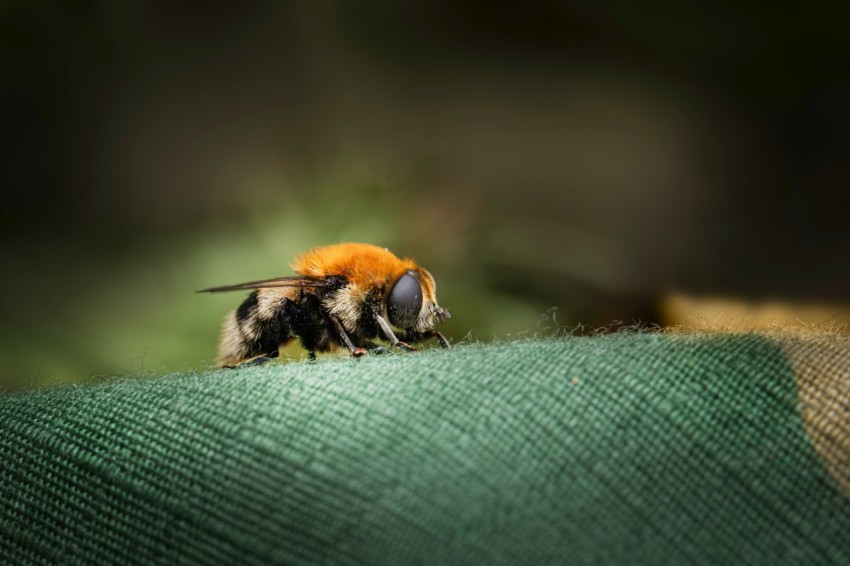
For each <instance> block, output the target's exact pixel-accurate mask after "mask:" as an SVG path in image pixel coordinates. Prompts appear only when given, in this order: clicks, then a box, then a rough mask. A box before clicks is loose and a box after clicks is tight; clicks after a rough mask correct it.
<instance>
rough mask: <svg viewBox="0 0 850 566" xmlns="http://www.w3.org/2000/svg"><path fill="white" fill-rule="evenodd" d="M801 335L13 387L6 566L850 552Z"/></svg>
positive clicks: (2, 491) (632, 339)
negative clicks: (18, 390) (822, 447)
mask: <svg viewBox="0 0 850 566" xmlns="http://www.w3.org/2000/svg"><path fill="white" fill-rule="evenodd" d="M789 344H791V345H792V346H794V347H796V348H797V349H798V350H799V349H800V348H803V346H801V345H800V343H798V342H793V341H792V342H785V343H782V342H780V341H778V340H773V339H770V338H768V337H765V336H758V335H753V334H748V335H728V334H716V335H665V334H649V333H647V334H642V333H637V334H627V333H622V334H614V335H608V336H599V337H588V338H578V337H573V338H565V339H552V340H537V341H525V342H513V343H503V344H491V345H469V346H461V347H456V348H453V349H451V350H431V351H427V352H422V353H419V354H415V355H386V356H376V357H366V358H364V359H361V360H348V359H346V360H339V359H330V360H324V361H320V362H318V363H315V364H310V363H292V364H276V365H267V366H263V367H257V368H247V369H243V370H238V371H208V372H205V373H200V374H182V375H170V376H166V377H163V378H159V379H155V380H141V379H140V380H134V381H121V382H112V383H104V384H100V385H93V386H84V387H77V388H68V389H62V390H52V391H43V392H29V393H22V394H15V395H9V396H6V397H3V398H0V563H44V564H61V563H98V564H102V563H117V562H120V563H163V564H164V563H168V564H173V563H203V564H210V563H220V564H225V563H227V564H231V563H322V562H334V563H347V564H354V563H366V564H381V563H384V564H408V563H430V564H452V563H454V564H459V563H462V564H499V563H502V564H520V563H521V564H545V563H576V564H582V563H585V564H591V563H593V564H599V563H606V564H662V563H677V564H717V563H733V564H749V563H753V564H828V563H834V564H848V563H850V501H848V498H847V494H846V493H845V492H844V491H842V488H841V482H840V481H839V480H837V479H836V478H837V476H836V464H835V461H833V462H832V463H828V462H827V460H826V459H824V458H822V456H821V455H819V451H818V450H817V449H816V447H815V441H814V440H813V438H812V436H810V434H811V431H813V430H815V431H817V430H825V429H823V427H821V428H818V427H817V426H814V428H813V426H812V424H811V422H809V423H807V422H805V421H804V419H803V416H802V415H803V414H804V413H806V414H807V415H809V416H811V415H814V414H816V411H815V412H812V411H811V410H810V409H807V407H808V406H809V405H807V403H808V404H810V403H812V401H811V400H812V399H813V398H812V397H811V394H805V395H804V394H802V393H801V391H802V389H801V386H800V383H802V382H801V381H800V374H798V373H795V371H797V372H800V371H801V370H800V368H801V367H804V366H805V367H808V368H812V367H815V366H814V365H812V364H808V365H806V364H803V365H800V364H801V363H802V362H801V361H800V360H801V359H804V358H805V356H803V357H802V358H801V357H800V355H799V352H798V353H797V354H795V355H796V357H793V356H791V355H790V354H789V353H788V352H790V351H792V350H793V348H791V349H789V347H788V345H789ZM830 352H832V353H830V354H824V355H830V356H835V357H837V358H841V357H842V356H844V355H845V354H846V350H841V349H837V350H830ZM792 357H793V359H792ZM846 363H847V362H846V357H845V358H844V364H845V365H844V366H841V365H840V363H838V365H836V364H832V365H829V364H827V367H828V368H839V369H838V370H835V371H837V372H839V374H840V372H841V371H842V370H841V369H840V368H841V367H846ZM795 368H796V369H795ZM807 371H808V370H807ZM812 371H815V370H812ZM826 371H827V372H830V371H833V369H828V370H826ZM815 373H817V371H815ZM836 375H837V374H836ZM845 377H847V376H845ZM805 379H806V380H808V381H807V382H806V383H811V382H812V380H813V379H814V380H815V381H817V378H816V377H813V374H812V373H811V372H808V373H807V377H805ZM833 391H834V392H839V391H841V390H840V389H835V388H833ZM835 394H838V393H835ZM819 395H820V396H821V397H823V396H827V397H828V396H829V395H831V393H829V392H828V391H821V392H820V393H819ZM821 401H823V399H821ZM841 401H842V402H843V403H845V404H846V398H845V399H843V400H841ZM815 420H817V417H815ZM824 422H826V421H824ZM828 430H829V434H830V435H832V436H831V437H836V436H837V437H839V438H844V439H846V438H847V437H848V434H849V433H850V431H848V422H847V420H843V419H841V418H839V419H837V420H833V421H829V426H828ZM823 434H826V433H823ZM831 437H830V438H831ZM819 442H822V441H819ZM829 446H830V450H833V451H836V450H837V451H839V452H840V451H841V450H842V448H841V444H840V443H837V444H836V443H832V444H830V445H829ZM844 446H847V444H846V443H845V444H844ZM836 447H837V448H836ZM839 456H840V454H839ZM838 461H839V462H840V459H839V460H838ZM844 461H846V460H844ZM837 469H838V471H839V472H841V465H840V463H839V464H838V468H837ZM844 473H846V470H844Z"/></svg>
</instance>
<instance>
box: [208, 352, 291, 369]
mask: <svg viewBox="0 0 850 566" xmlns="http://www.w3.org/2000/svg"><path fill="white" fill-rule="evenodd" d="M277 356H278V352H269V353H268V354H260V355H259V356H254V357H253V358H249V359H247V360H245V361H244V362H239V363H238V364H236V365H232V366H221V367H222V369H239V368H247V367H251V366H259V365H263V364H264V363H266V362H268V361H271V360H272V359H274V358H276V357H277Z"/></svg>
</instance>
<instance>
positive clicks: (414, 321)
mask: <svg viewBox="0 0 850 566" xmlns="http://www.w3.org/2000/svg"><path fill="white" fill-rule="evenodd" d="M292 269H293V271H295V272H296V273H297V274H298V275H296V276H291V277H277V278H274V279H265V280H262V281H250V282H248V283H239V284H236V285H224V286H221V287H210V288H209V289H202V290H200V291H198V293H218V292H221V291H237V290H253V292H252V293H251V294H250V295H248V298H246V299H245V300H244V301H243V302H242V304H241V305H240V306H239V308H237V309H236V310H235V311H232V312H230V313H229V314H228V315H227V316H226V317H225V319H224V324H223V325H222V329H221V338H220V340H219V344H218V358H217V365H218V366H219V367H229V368H232V367H235V366H237V365H255V364H260V363H264V362H266V361H268V360H271V359H273V358H276V357H277V356H278V349H279V348H280V347H281V346H285V345H286V344H288V343H289V342H291V341H293V340H296V339H298V340H300V342H301V345H302V346H303V347H304V349H305V350H307V352H308V354H309V357H310V359H311V360H315V359H316V352H333V351H335V350H337V349H339V348H342V347H345V348H346V349H347V350H348V352H349V354H350V355H351V356H353V357H355V358H357V357H360V356H363V355H364V354H367V353H368V352H369V351H373V350H375V349H377V348H381V347H380V346H378V345H377V344H375V343H374V342H373V340H374V339H376V338H377V339H383V340H387V341H388V342H389V343H390V344H391V345H392V346H394V347H397V348H399V349H401V350H405V351H408V352H413V351H416V348H415V347H413V346H411V344H412V343H415V342H419V341H422V340H425V339H428V338H436V339H437V340H438V341H439V343H440V346H442V347H443V348H448V347H449V342H448V340H446V338H445V337H444V336H443V335H442V334H440V333H439V332H437V331H436V330H435V329H434V326H435V325H436V324H437V323H438V322H442V321H443V320H444V319H447V318H451V315H450V314H449V311H447V310H446V309H444V308H442V307H440V306H439V305H438V304H437V297H436V294H435V291H436V285H435V283H434V278H433V277H432V276H431V274H430V273H428V271H426V270H425V269H423V268H422V267H420V266H419V265H417V263H416V262H415V261H413V260H412V259H399V258H398V257H396V256H395V255H393V253H392V252H390V251H389V250H387V249H386V248H381V247H378V246H373V245H371V244H359V243H345V244H335V245H330V246H323V247H318V248H315V249H312V250H310V251H308V252H305V253H303V254H301V255H299V256H297V257H296V258H295V261H294V262H293V263H292Z"/></svg>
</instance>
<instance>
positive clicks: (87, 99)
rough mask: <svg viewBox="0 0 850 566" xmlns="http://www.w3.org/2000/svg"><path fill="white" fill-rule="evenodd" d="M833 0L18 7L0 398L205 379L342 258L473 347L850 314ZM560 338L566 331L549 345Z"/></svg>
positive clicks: (0, 29)
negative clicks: (780, 308) (282, 297)
mask: <svg viewBox="0 0 850 566" xmlns="http://www.w3.org/2000/svg"><path fill="white" fill-rule="evenodd" d="M843 12H844V9H843V5H842V4H841V3H838V2H833V3H829V2H825V3H809V4H805V5H795V6H788V7H787V8H786V7H784V6H782V5H778V4H776V3H765V4H764V5H762V6H758V5H752V4H749V5H747V6H743V5H741V4H740V3H717V2H711V3H708V2H698V3H687V4H682V3H678V2H669V1H665V2H651V3H648V4H647V3H643V4H640V5H638V4H632V3H624V2H613V1H601V2H600V1H593V2H590V1H580V2H560V1H544V0H533V1H530V2H514V3H498V2H497V3H494V2H485V1H481V0H461V1H453V2H433V1H430V0H428V1H425V0H423V1H414V2H404V3H398V2H392V1H386V0H368V1H364V2H344V1H336V0H323V1H313V0H308V1H295V2H240V3H238V5H237V4H232V3H231V4H230V5H227V6H223V7H213V6H210V5H207V4H194V5H191V4H182V3H181V4H180V5H179V6H178V5H176V4H175V3H174V2H165V1H155V2H142V1H136V0H131V1H127V2H119V3H116V2H111V1H108V0H103V1H84V2H73V3H68V2H54V1H47V0H40V1H31V0H26V1H24V0H6V1H3V2H0V113H2V116H0V124H2V129H3V132H4V139H5V141H6V142H7V143H6V144H5V145H6V148H5V149H4V151H3V162H2V167H0V187H2V190H3V199H2V201H3V205H2V207H0V263H2V265H3V273H2V277H0V386H3V387H20V386H28V385H30V384H34V385H43V384H48V383H53V382H56V381H77V380H80V379H83V378H88V377H89V376H92V375H96V374H104V373H108V374H116V373H128V372H129V373H134V374H135V373H139V372H154V373H156V374H161V373H163V372H166V371H171V370H177V369H186V368H199V367H205V366H206V365H208V364H210V363H211V360H212V359H213V357H214V344H215V340H216V334H217V329H218V324H219V321H220V319H221V317H222V316H223V315H224V312H225V311H226V310H227V309H229V308H232V307H233V306H234V305H235V304H236V303H237V302H238V301H239V300H240V299H239V297H238V296H222V297H197V296H193V295H192V294H191V292H192V291H193V290H194V289H197V288H202V287H207V286H211V285H218V284H225V283H232V282H237V281H242V280H251V279H258V278H264V277H272V276H278V275H286V274H288V273H289V269H288V263H289V261H290V259H291V258H292V256H293V255H294V254H295V253H297V252H300V251H302V250H304V249H305V248H309V247H312V246H315V245H321V244H327V243H332V242H335V241H340V240H355V241H367V242H371V243H375V244H380V245H385V246H388V247H390V248H391V249H393V250H394V251H396V252H397V253H399V254H402V255H412V256H415V257H417V258H418V259H419V260H420V261H421V262H422V263H423V264H424V265H425V266H426V267H427V268H429V269H430V270H431V271H433V273H434V275H435V276H436V279H437V282H438V287H439V296H440V301H441V303H442V304H444V305H445V306H447V307H448V308H450V309H451V310H452V311H453V313H454V314H455V316H454V318H452V320H451V321H450V322H449V323H448V325H447V326H446V332H447V334H448V335H450V336H451V337H452V338H453V339H454V340H455V341H458V340H460V339H462V338H463V337H464V336H466V335H467V334H468V333H470V332H471V333H472V335H473V336H474V337H475V338H477V339H480V340H489V339H491V338H493V337H506V336H508V335H517V334H523V333H526V334H527V333H534V332H536V330H537V328H536V323H537V321H538V318H539V317H540V316H541V315H543V314H544V313H546V311H547V310H548V309H550V308H551V307H558V309H559V310H558V314H559V318H558V321H557V322H558V323H560V324H564V325H567V326H570V327H572V326H574V325H576V324H578V323H584V324H586V325H589V326H590V327H593V326H598V325H604V324H608V323H610V322H611V321H613V320H624V321H625V322H627V323H631V322H632V321H634V320H638V319H640V320H643V321H645V322H650V323H652V322H664V321H663V320H661V319H660V318H659V314H658V313H657V312H656V308H655V306H656V302H657V300H658V299H659V298H660V297H663V296H664V295H665V294H666V293H667V292H669V291H670V290H683V291H686V292H691V293H697V294H701V293H709V294H721V295H730V296H735V297H744V298H748V297H752V298H761V297H765V298H770V299H779V300H819V301H827V302H841V301H848V300H850V297H848V295H847V293H848V291H847V290H848V289H850V285H848V282H850V262H848V260H847V259H846V258H847V254H846V249H847V248H848V244H850V236H848V234H850V231H848V230H847V229H846V228H847V218H846V212H847V210H850V202H848V198H850V197H848V191H847V190H846V187H847V186H848V181H850V170H848V167H847V164H848V157H850V134H849V133H848V127H850V110H848V109H850V75H848V73H847V72H846V70H847V68H848V64H850V38H848V33H850V32H848V28H847V26H846V25H845V22H846V21H847V20H846V17H844V16H845V15H844V13H843ZM550 324H551V322H550Z"/></svg>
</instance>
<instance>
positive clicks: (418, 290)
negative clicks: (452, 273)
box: [387, 269, 451, 330]
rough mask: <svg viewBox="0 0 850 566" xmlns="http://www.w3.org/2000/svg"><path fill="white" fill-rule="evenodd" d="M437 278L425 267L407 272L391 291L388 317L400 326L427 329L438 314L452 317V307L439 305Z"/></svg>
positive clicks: (388, 300) (441, 316)
mask: <svg viewBox="0 0 850 566" xmlns="http://www.w3.org/2000/svg"><path fill="white" fill-rule="evenodd" d="M434 287H435V285H434V278H433V277H431V274H430V273H428V272H427V271H425V270H424V269H419V270H412V269H411V270H409V271H406V272H404V273H403V274H402V275H401V276H400V277H399V278H398V279H396V280H395V282H394V283H393V284H392V287H390V291H389V293H388V294H387V317H388V318H389V319H390V323H392V324H393V325H394V326H395V327H397V328H403V329H417V330H425V329H427V328H432V327H433V324H434V318H437V319H438V320H439V321H440V322H442V321H443V319H444V318H449V317H450V316H451V315H449V311H447V310H446V309H443V308H440V307H439V306H437V298H436V295H435V293H434Z"/></svg>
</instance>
